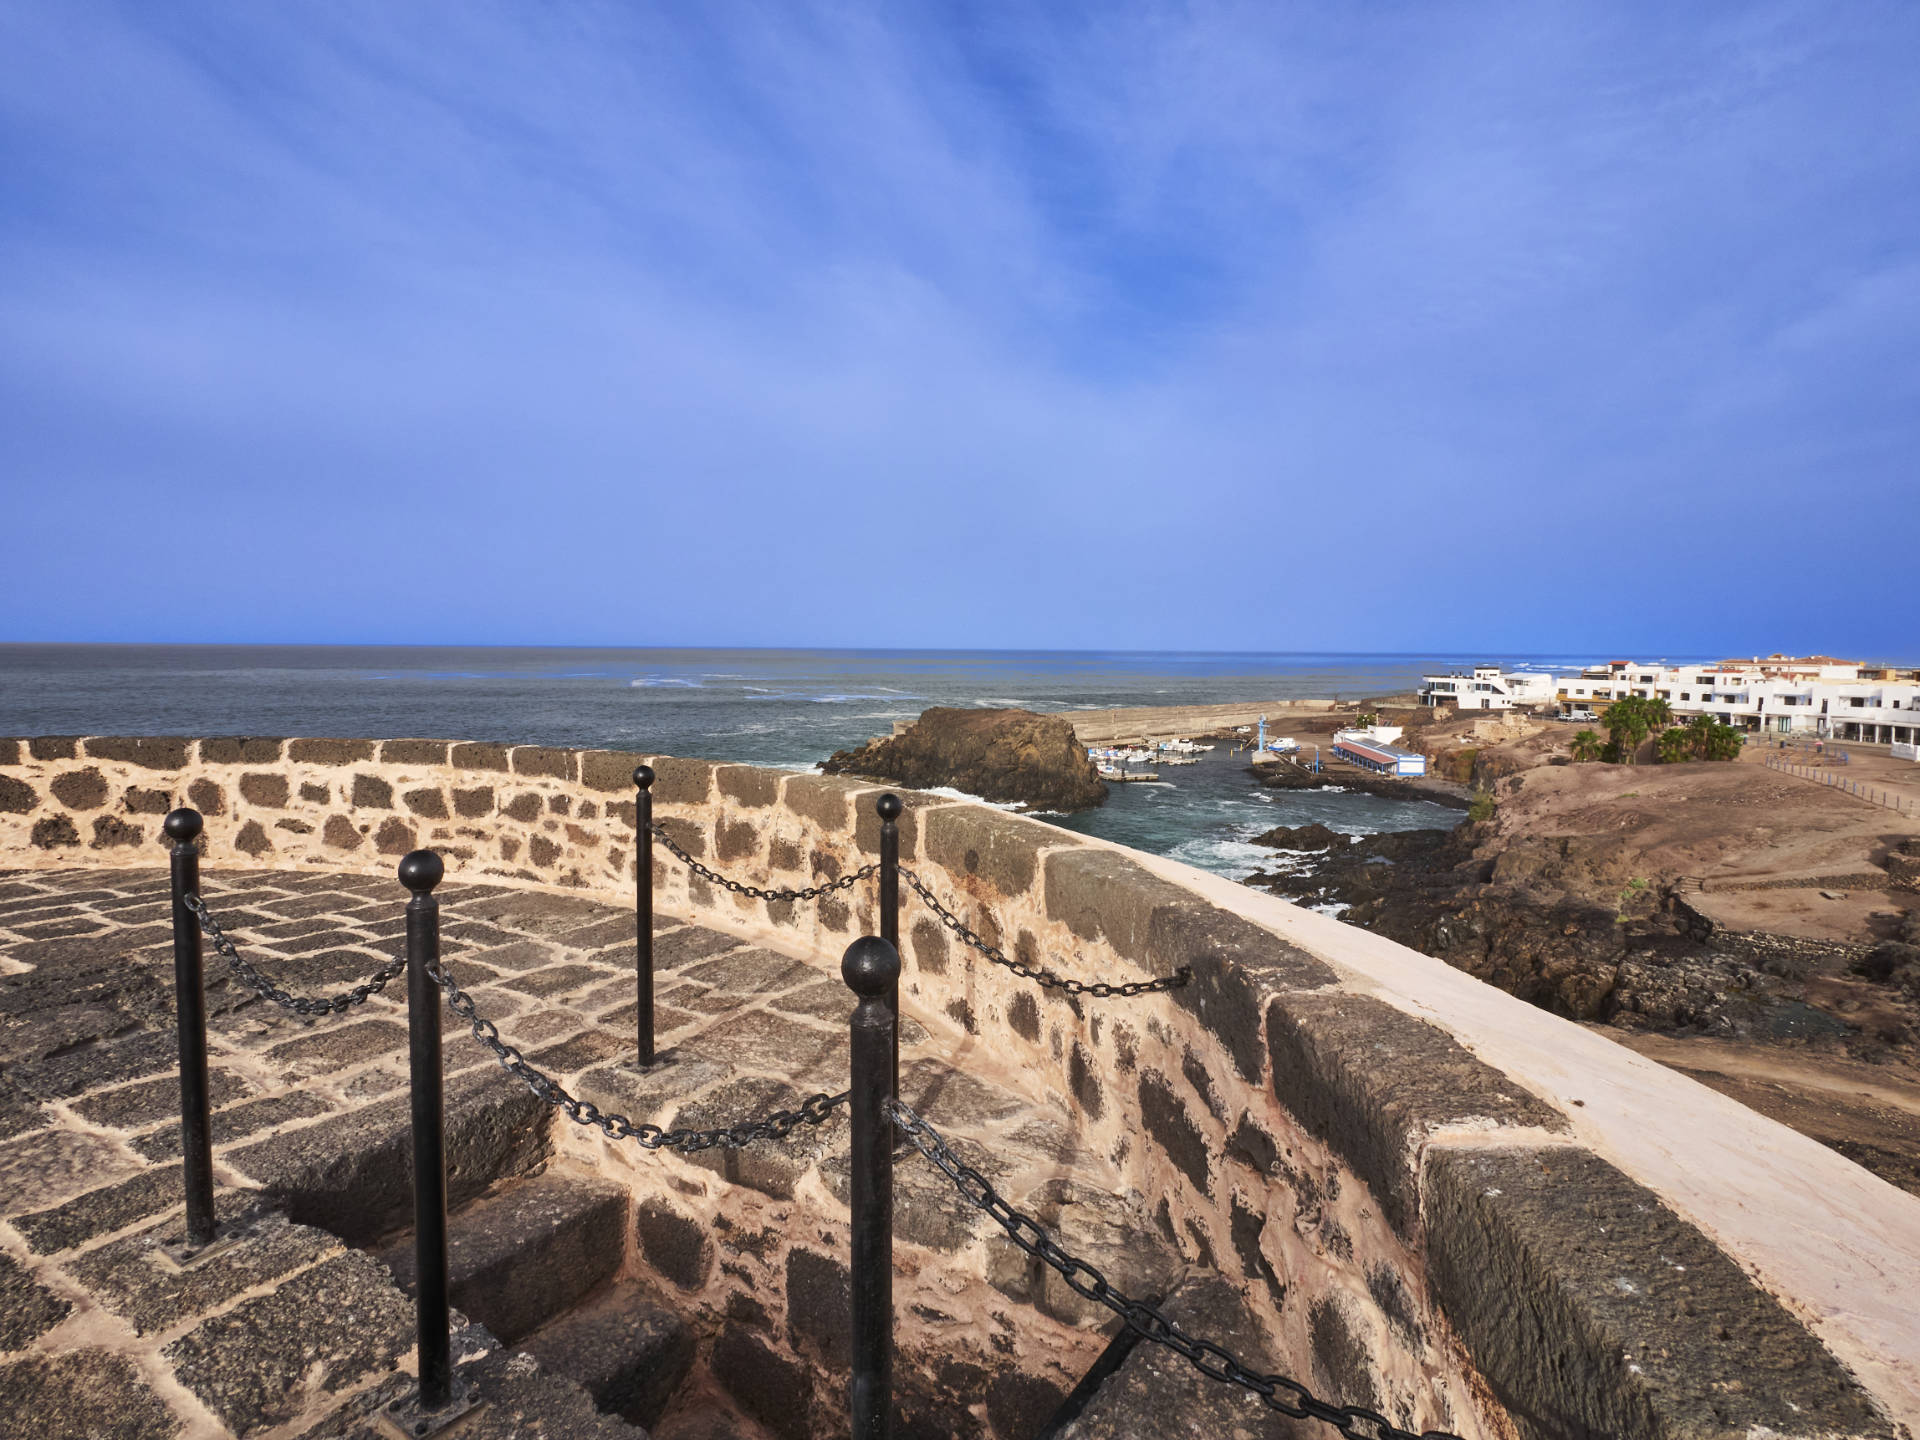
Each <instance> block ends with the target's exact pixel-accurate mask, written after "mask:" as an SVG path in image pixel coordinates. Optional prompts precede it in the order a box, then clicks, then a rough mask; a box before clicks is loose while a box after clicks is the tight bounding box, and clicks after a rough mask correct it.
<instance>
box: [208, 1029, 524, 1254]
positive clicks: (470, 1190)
mask: <svg viewBox="0 0 1920 1440" xmlns="http://www.w3.org/2000/svg"><path fill="white" fill-rule="evenodd" d="M451 1038H452V1037H451V1036H450V1037H449V1039H451ZM446 1117H447V1125H446V1154H447V1188H448V1200H449V1203H450V1204H453V1205H460V1204H464V1203H465V1202H466V1201H468V1200H470V1199H472V1198H473V1197H474V1196H476V1195H478V1194H479V1193H480V1192H481V1191H482V1190H484V1189H485V1188H486V1187H487V1186H488V1185H490V1184H491V1183H493V1182H494V1181H495V1180H498V1179H503V1178H506V1177H508V1176H513V1175H519V1174H523V1173H524V1172H526V1171H527V1170H529V1169H531V1168H532V1167H533V1166H535V1165H537V1164H539V1163H540V1162H541V1161H543V1160H545V1159H546V1158H547V1155H548V1125H549V1123H550V1121H551V1112H550V1110H549V1108H548V1107H547V1106H546V1105H545V1104H544V1103H543V1102H542V1101H541V1100H540V1099H539V1097H537V1096H536V1095H534V1094H533V1093H532V1092H531V1091H530V1090H528V1089H527V1087H526V1086H525V1085H523V1084H521V1082H520V1081H518V1080H516V1079H514V1078H513V1077H512V1076H510V1075H508V1074H506V1073H505V1072H504V1071H502V1070H500V1069H499V1068H498V1067H497V1066H494V1065H487V1066H485V1068H482V1069H475V1070H473V1071H470V1072H468V1073H466V1074H463V1075H456V1076H454V1077H453V1078H452V1079H450V1080H449V1081H448V1082H447V1087H446ZM411 1144H412V1141H411V1121H410V1114H409V1110H408V1099H407V1096H406V1095H404V1094H401V1095H395V1096H392V1097H390V1098H388V1099H385V1100H381V1101H378V1102H376V1103H375V1104H373V1105H370V1106H368V1107H366V1108H365V1109H363V1110H356V1111H352V1112H350V1113H348V1114H344V1115H336V1116H333V1117H332V1118H330V1119H326V1120H321V1121H318V1122H316V1123H315V1124H312V1125H308V1126H304V1127H303V1128H301V1129H298V1130H291V1131H288V1132H287V1133H285V1134H282V1135H276V1136H274V1137H273V1138H272V1139H270V1140H262V1141H259V1142H256V1143H255V1144H252V1145H248V1146H245V1147H243V1148H241V1149H238V1150H233V1151H229V1152H227V1154H226V1156H225V1159H226V1162H227V1163H228V1164H229V1165H232V1166H233V1167H234V1168H235V1169H237V1170H239V1171H240V1172H241V1173H242V1174H245V1175H248V1176H251V1177H252V1178H253V1179H254V1180H256V1181H258V1182H259V1183H260V1184H261V1185H262V1186H263V1187H264V1188H265V1190H266V1193H267V1196H268V1198H270V1199H276V1200H278V1201H280V1202H281V1203H283V1204H284V1205H285V1207H286V1210H287V1213H288V1215H289V1216H290V1217H291V1218H292V1219H294V1220H296V1221H298V1222H300V1223H301V1224H306V1225H317V1226H319V1227H320V1228H322V1229H324V1230H331V1231H332V1232H333V1233H334V1234H336V1235H339V1236H341V1237H343V1238H344V1239H346V1240H347V1241H348V1242H349V1243H352V1244H366V1243H370V1242H371V1241H373V1240H375V1239H377V1238H378V1237H379V1236H380V1235H382V1234H384V1233H386V1232H388V1231H390V1230H393V1229H395V1228H396V1227H398V1226H400V1225H402V1224H404V1223H406V1222H407V1221H408V1220H409V1219H410V1218H411V1216H412V1214H413V1185H412V1178H411V1177H412V1169H411V1155H412V1149H411Z"/></svg>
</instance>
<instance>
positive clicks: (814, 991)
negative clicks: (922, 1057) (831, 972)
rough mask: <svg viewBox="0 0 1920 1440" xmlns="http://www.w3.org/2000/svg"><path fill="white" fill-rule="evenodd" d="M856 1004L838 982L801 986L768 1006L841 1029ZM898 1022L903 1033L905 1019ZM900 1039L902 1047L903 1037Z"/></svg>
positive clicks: (851, 994) (816, 982) (902, 1018)
mask: <svg viewBox="0 0 1920 1440" xmlns="http://www.w3.org/2000/svg"><path fill="white" fill-rule="evenodd" d="M809 968H810V969H811V967H809ZM811 973H813V974H815V975H818V974H819V973H820V972H819V971H817V970H813V971H812V972H811ZM857 1003H859V1001H858V997H857V996H855V995H854V993H853V992H852V991H851V990H849V989H848V988H847V987H846V984H845V983H844V982H843V981H841V980H838V979H833V980H824V979H823V980H816V981H814V982H813V984H811V985H804V986H802V987H800V988H799V989H797V990H794V991H791V992H789V993H787V994H784V995H781V996H780V997H779V998H778V999H776V1000H773V1001H770V1002H769V1004H770V1005H771V1006H772V1008H774V1009H776V1010H780V1011H784V1012H785V1013H786V1014H788V1015H810V1016H812V1017H813V1018H814V1019H816V1020H826V1021H829V1022H831V1023H833V1024H836V1025H844V1024H846V1023H848V1022H849V1021H850V1020H851V1019H852V1018H853V1007H854V1006H855V1005H856V1004H857ZM901 1020H902V1031H903V1032H904V1030H905V1022H906V1017H905V1016H902V1017H901ZM901 1038H902V1042H903V1043H904V1042H905V1035H904V1033H903V1034H902V1037H901Z"/></svg>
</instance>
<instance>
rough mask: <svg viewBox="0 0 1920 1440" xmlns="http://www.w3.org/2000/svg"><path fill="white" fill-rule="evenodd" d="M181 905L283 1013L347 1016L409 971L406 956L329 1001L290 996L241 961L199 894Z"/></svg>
mask: <svg viewBox="0 0 1920 1440" xmlns="http://www.w3.org/2000/svg"><path fill="white" fill-rule="evenodd" d="M181 903H182V904H184V905H185V906H186V907H187V909H189V910H191V911H192V912H193V913H194V914H195V915H196V916H198V917H199V919H200V928H201V929H202V930H205V931H206V932H207V935H208V936H209V937H210V938H211V939H212V940H213V948H214V949H215V950H217V951H218V952H219V953H220V954H222V955H224V956H225V957H226V959H227V963H228V964H229V965H231V966H233V971H234V974H236V975H238V976H239V977H240V978H241V980H242V981H244V982H245V983H246V985H247V986H248V988H249V989H252V990H254V991H256V992H257V993H259V994H260V995H261V996H262V997H264V998H265V999H268V1000H271V1001H272V1002H273V1003H274V1004H276V1005H278V1006H279V1007H280V1008H281V1009H283V1010H291V1011H292V1012H293V1013H294V1014H296V1015H344V1014H346V1012H347V1011H349V1010H351V1009H352V1008H353V1007H354V1006H356V1005H364V1004H365V1003H366V1001H367V998H368V997H369V996H372V995H378V994H379V993H380V992H381V991H382V990H384V989H386V988H387V982H388V981H390V980H396V979H398V978H399V977H400V976H402V975H404V974H405V973H406V971H407V962H406V959H405V957H402V958H400V959H397V960H395V961H394V962H393V963H392V964H390V965H385V966H382V967H381V968H380V969H378V970H376V971H374V972H373V978H372V979H371V980H369V981H367V982H366V983H365V984H364V985H356V986H354V987H353V989H351V990H349V991H347V993H346V994H344V995H334V996H330V997H328V998H326V999H310V998H308V997H306V996H303V995H294V994H290V993H289V992H288V991H285V990H282V989H281V988H280V987H279V986H278V985H276V984H274V983H273V981H271V980H269V979H268V978H267V977H266V976H264V975H262V974H261V973H260V972H259V971H258V970H256V969H254V968H253V966H251V965H249V964H248V963H247V962H246V961H245V960H243V959H241V958H240V952H239V951H238V950H236V949H235V948H234V944H233V941H231V940H229V939H228V938H227V932H226V931H225V930H223V929H222V928H221V927H220V922H219V921H218V920H216V919H214V918H213V912H212V911H211V910H209V909H207V905H206V902H205V901H204V900H202V899H201V898H200V897H199V896H198V895H191V894H189V895H183V896H182V897H181Z"/></svg>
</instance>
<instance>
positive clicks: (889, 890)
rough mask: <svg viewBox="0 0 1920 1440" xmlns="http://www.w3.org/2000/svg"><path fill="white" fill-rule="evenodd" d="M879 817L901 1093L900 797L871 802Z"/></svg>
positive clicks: (884, 935) (883, 925)
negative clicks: (891, 954)
mask: <svg viewBox="0 0 1920 1440" xmlns="http://www.w3.org/2000/svg"><path fill="white" fill-rule="evenodd" d="M873 808H874V809H875V810H877V811H878V812H879V814H880V938H881V939H882V940H884V941H886V942H887V944H889V945H891V946H892V947H893V953H894V967H893V973H894V977H895V978H894V982H893V989H892V990H891V991H890V992H888V995H887V1004H888V1005H890V1006H892V1007H893V1089H894V1093H895V1094H898V1093H899V1091H900V981H899V975H900V965H899V956H900V826H899V824H898V823H897V822H898V821H899V819H900V811H901V810H902V809H903V808H904V807H903V806H902V805H901V804H900V797H899V796H898V795H895V794H893V793H892V792H891V791H889V792H888V793H887V794H885V795H882V796H881V797H880V798H879V799H878V800H877V801H875V802H874V806H873Z"/></svg>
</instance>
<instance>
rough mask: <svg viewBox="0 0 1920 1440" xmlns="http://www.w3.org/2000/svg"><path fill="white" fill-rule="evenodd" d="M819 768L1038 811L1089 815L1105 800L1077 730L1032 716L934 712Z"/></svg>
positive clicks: (949, 710)
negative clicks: (942, 789) (1092, 807)
mask: <svg viewBox="0 0 1920 1440" xmlns="http://www.w3.org/2000/svg"><path fill="white" fill-rule="evenodd" d="M821 768H822V769H824V770H825V771H826V772H827V773H828V774H829V775H861V776H865V777H867V778H869V779H874V780H889V781H892V782H893V783H895V784H898V785H909V786H912V787H914V788H916V789H922V790H924V789H929V788H932V787H934V786H943V785H944V786H951V787H952V788H953V789H955V790H963V791H965V792H966V793H967V794H969V795H977V796H979V797H980V798H981V799H983V800H994V801H999V802H1002V803H1012V804H1017V805H1025V806H1027V807H1028V808H1029V809H1033V810H1084V809H1086V808H1087V807H1088V806H1090V805H1098V804H1099V803H1100V802H1101V801H1103V800H1105V799H1106V798H1107V787H1106V784H1105V783H1104V782H1103V781H1102V780H1101V779H1100V772H1099V771H1098V770H1096V769H1095V768H1094V765H1093V762H1092V761H1091V760H1089V759H1088V758H1087V752H1086V749H1085V748H1084V747H1083V746H1082V745H1081V744H1080V742H1079V740H1078V739H1076V738H1075V736H1074V733H1073V726H1072V725H1071V724H1069V723H1068V722H1067V721H1066V720H1065V719H1063V718H1062V717H1060V716H1057V715H1036V714H1034V713H1033V712H1032V711H1030V710H959V709H952V708H948V707H945V706H936V707H935V708H933V709H931V710H927V711H924V712H923V713H922V714H921V716H920V718H919V720H918V721H916V722H915V723H914V724H913V725H911V726H909V727H908V728H907V729H906V730H904V731H902V732H901V733H900V734H898V735H895V736H892V737H890V738H887V739H877V740H869V741H868V742H867V743H866V744H865V745H862V746H861V747H860V748H859V749H857V750H842V751H840V752H839V753H838V754H836V755H834V756H833V757H832V758H831V759H830V760H828V761H827V762H826V763H825V764H824V765H823V766H822V767H821Z"/></svg>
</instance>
